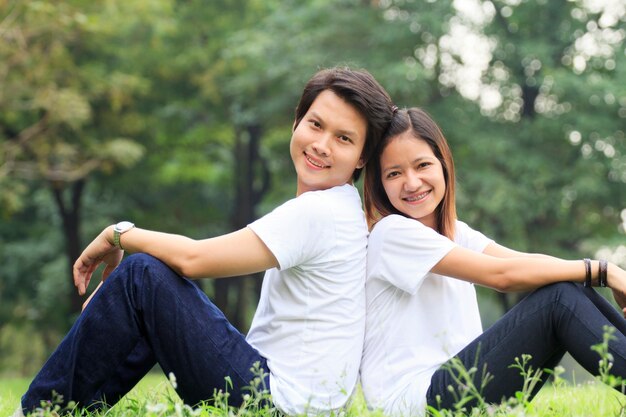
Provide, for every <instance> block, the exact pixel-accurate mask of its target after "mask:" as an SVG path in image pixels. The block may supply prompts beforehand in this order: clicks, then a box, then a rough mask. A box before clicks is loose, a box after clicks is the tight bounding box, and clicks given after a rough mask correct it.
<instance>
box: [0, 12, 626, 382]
mask: <svg viewBox="0 0 626 417" xmlns="http://www.w3.org/2000/svg"><path fill="white" fill-rule="evenodd" d="M625 22H626V3H624V1H623V0H569V1H565V0H550V1H548V0H491V1H482V0H456V1H452V0H311V1H306V2H303V1H296V0H283V1H278V0H212V1H205V0H186V1H185V0H101V1H91V0H89V1H87V0H49V1H37V0H28V1H27V0H0V375H4V376H24V375H25V376H29V375H32V374H33V373H34V372H35V371H36V370H38V369H39V367H40V366H41V364H42V363H43V361H44V360H45V359H46V357H47V356H48V355H49V353H50V352H51V349H53V348H54V347H55V346H56V345H57V344H58V342H59V341H60V338H61V337H62V336H63V334H65V332H66V331H67V330H68V329H69V326H70V325H71V323H72V322H73V321H74V319H75V317H76V315H77V314H78V312H79V311H80V305H81V304H82V301H83V300H82V299H80V298H78V296H77V294H76V292H75V290H74V287H73V285H72V280H71V274H70V265H72V264H73V262H74V260H75V259H76V257H77V256H78V255H79V253H80V251H81V250H82V248H83V247H84V246H85V245H86V244H87V243H89V242H90V241H91V239H92V238H93V237H95V235H96V234H97V233H99V232H100V231H101V230H102V228H104V227H105V226H107V225H109V224H112V223H114V222H117V221H119V220H132V221H134V222H135V223H136V224H137V225H139V226H140V227H143V228H148V229H157V230H160V231H167V232H172V233H179V234H184V235H187V236H191V237H194V238H204V237H208V236H212V235H216V234H221V233H225V232H228V231H231V230H234V229H237V228H240V227H243V226H245V225H246V224H248V223H249V222H250V221H252V220H253V219H255V218H257V217H259V216H260V215H262V214H264V213H266V212H268V211H270V210H271V209H272V208H274V207H275V206H276V205H278V204H279V203H281V202H283V201H284V200H286V199H288V198H291V197H293V196H294V194H295V173H294V171H293V169H292V165H291V161H290V158H289V152H288V143H289V139H290V136H291V126H292V123H293V115H294V108H295V105H296V101H297V99H298V97H299V94H300V92H301V90H302V87H303V86H304V83H305V82H306V81H307V80H308V79H309V78H310V77H311V75H313V73H314V72H316V71H317V70H318V69H320V68H324V67H329V66H335V65H350V66H353V67H360V68H365V69H367V70H369V71H370V72H371V73H372V74H373V75H374V76H375V77H376V78H377V79H378V80H379V81H380V82H381V84H382V85H383V86H385V88H386V89H387V90H388V91H389V93H390V94H391V96H392V97H393V98H394V100H395V102H396V103H397V105H398V106H400V107H404V106H416V105H417V106H421V107H423V108H425V109H426V110H427V111H428V112H430V113H431V114H432V116H433V117H434V119H435V120H436V121H437V122H438V123H439V124H440V125H441V127H442V128H443V131H444V134H445V135H446V137H447V138H448V140H449V141H450V143H451V146H452V150H453V153H454V155H455V162H456V164H457V174H458V182H459V185H458V187H459V188H458V206H459V207H458V211H459V214H460V219H461V220H464V221H465V222H467V223H469V224H470V225H472V226H473V227H475V228H478V229H480V230H482V231H483V232H484V233H486V234H487V235H489V236H490V237H492V238H495V239H496V240H498V241H499V242H500V243H502V244H505V245H507V246H510V247H512V248H515V249H518V250H523V251H532V252H545V253H549V254H553V255H556V256H561V257H565V258H569V259H578V258H582V257H584V256H588V257H604V258H608V259H610V260H612V261H613V262H616V263H618V264H621V265H622V266H626V235H625V225H626V138H625V133H624V132H625V130H626V65H625V64H626V62H625V61H626V50H625V44H624V38H625V37H626V24H625ZM359 186H361V184H359ZM207 255H208V256H210V254H207ZM242 256H245V254H242ZM260 283H261V279H260V277H244V278H237V279H229V280H218V281H209V280H205V281H202V283H201V285H202V286H203V288H204V289H205V291H206V292H207V293H208V294H209V295H210V296H211V297H213V299H214V300H215V302H216V303H217V304H218V306H220V307H221V308H222V310H223V311H225V312H226V314H227V316H228V317H229V318H230V319H231V320H232V322H233V323H234V324H235V325H236V326H237V327H238V328H239V329H240V330H241V331H243V332H245V331H246V330H247V328H248V325H249V322H250V319H251V317H252V314H253V312H254V309H255V306H256V301H257V297H258V291H259V289H260ZM607 295H608V296H609V297H610V294H607ZM519 296H520V295H519V294H509V295H503V294H498V293H495V292H493V291H491V290H485V289H481V290H480V297H481V308H482V314H483V320H484V323H485V325H489V324H490V323H492V322H493V321H494V320H496V319H497V318H498V317H499V316H500V315H501V314H502V313H503V312H504V311H505V310H506V309H508V308H510V307H511V306H512V305H513V304H514V303H515V302H516V301H517V300H518V299H519Z"/></svg>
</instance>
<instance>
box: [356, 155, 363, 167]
mask: <svg viewBox="0 0 626 417" xmlns="http://www.w3.org/2000/svg"><path fill="white" fill-rule="evenodd" d="M364 166H365V158H363V157H360V158H359V162H357V163H356V169H361V168H363V167H364Z"/></svg>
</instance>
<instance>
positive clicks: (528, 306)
mask: <svg viewBox="0 0 626 417" xmlns="http://www.w3.org/2000/svg"><path fill="white" fill-rule="evenodd" d="M604 326H612V327H614V328H615V329H616V331H615V332H614V336H615V340H612V341H611V342H610V343H609V352H610V353H611V354H612V355H613V359H614V362H613V368H612V369H611V374H612V375H615V376H620V377H622V378H626V320H624V318H623V317H622V315H621V312H619V311H617V310H616V309H615V308H614V307H613V306H612V305H611V304H610V303H609V302H608V301H607V300H606V299H605V298H604V297H602V296H601V295H600V294H598V293H597V292H595V291H594V290H593V289H592V288H585V287H583V286H582V285H579V284H574V283H571V282H564V283H559V284H552V285H548V286H546V287H542V288H539V289H537V290H535V291H534V292H533V293H531V294H530V295H528V296H527V297H526V298H524V299H523V300H522V301H521V302H520V303H519V304H517V305H516V306H515V307H514V308H513V309H511V310H510V311H509V312H508V313H506V314H505V315H504V316H503V317H502V318H501V319H500V320H498V321H497V322H496V323H495V324H494V325H493V326H491V327H490V328H489V329H487V330H486V331H485V332H484V333H483V334H482V335H480V336H479V337H478V338H476V339H475V340H474V341H473V342H472V343H470V344H469V345H468V346H466V347H465V348H464V349H463V350H462V351H461V352H459V354H458V355H457V356H456V358H458V359H460V361H461V362H462V364H463V365H464V367H465V368H466V369H470V368H471V367H474V366H475V367H476V368H477V369H478V372H476V373H475V374H474V378H473V381H472V382H473V383H474V384H475V386H477V387H480V382H481V378H482V375H483V369H486V371H487V372H488V373H489V374H490V375H491V376H492V377H493V379H492V380H491V382H489V383H487V385H486V387H485V388H484V389H483V390H482V397H483V398H484V399H485V401H486V402H487V403H498V402H500V401H501V400H502V399H503V398H510V397H513V396H514V395H515V393H516V392H517V391H521V390H522V387H523V383H524V379H523V377H522V376H521V375H520V370H519V369H517V368H511V367H510V366H511V365H513V364H514V363H515V358H516V357H517V358H520V359H521V357H522V355H523V354H528V355H531V359H530V361H529V362H528V364H527V366H528V365H530V366H532V369H540V370H541V369H553V368H554V367H555V366H556V365H557V364H558V363H559V361H560V360H561V358H562V357H563V355H564V354H565V352H569V353H570V354H571V355H572V357H573V358H574V359H576V361H578V363H580V364H581V365H582V366H583V367H584V368H585V369H586V370H587V371H589V372H590V373H592V374H594V375H598V374H599V370H598V366H599V365H598V363H599V360H600V356H599V354H598V353H597V352H595V351H593V350H592V349H591V346H592V345H597V344H599V343H601V342H602V339H603V335H604V330H603V328H604ZM458 375H459V373H458V372H457V371H454V370H453V367H450V363H448V364H445V365H443V366H442V367H441V368H440V369H439V370H438V371H437V372H435V374H434V375H433V377H432V379H431V384H430V388H429V389H428V393H427V396H426V397H427V398H426V399H427V402H428V405H430V406H433V407H435V408H440V409H454V405H455V403H456V399H455V395H458V391H457V390H456V389H454V391H455V392H456V394H455V393H453V392H450V391H449V390H448V386H450V385H451V386H452V387H453V388H454V387H456V386H457V385H458V384H457V383H456V382H455V377H458ZM548 377H549V374H548V373H546V372H544V373H543V375H542V378H541V380H540V383H539V384H537V386H536V387H535V390H534V392H532V393H531V398H532V397H533V396H534V395H535V394H536V393H537V392H538V391H539V389H540V388H541V386H542V385H543V383H545V381H546V380H547V378H548ZM618 388H619V387H618ZM476 404H477V402H476V401H470V402H469V403H468V404H467V406H470V407H472V406H475V405H476Z"/></svg>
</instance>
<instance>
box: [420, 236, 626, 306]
mask: <svg viewBox="0 0 626 417" xmlns="http://www.w3.org/2000/svg"><path fill="white" fill-rule="evenodd" d="M502 248H504V247H502V246H499V245H498V246H492V245H489V246H488V247H487V249H486V250H485V253H478V252H474V251H471V250H469V249H465V248H462V247H455V248H454V249H452V250H451V251H450V252H448V254H447V255H446V256H444V257H443V258H442V259H441V261H439V263H437V264H436V265H435V266H434V267H433V269H432V271H433V272H435V273H437V274H440V275H446V276H450V277H454V278H458V279H462V280H465V281H469V282H473V283H475V284H479V285H483V286H485V287H490V288H493V289H495V290H498V291H502V292H508V291H523V290H531V289H534V288H538V287H541V286H544V285H547V284H551V283H554V282H560V281H575V282H583V281H584V280H585V266H584V263H583V261H582V260H580V261H568V260H563V259H558V258H554V257H550V256H545V255H531V254H523V253H519V256H515V255H516V252H515V251H511V250H508V249H507V250H503V249H502ZM504 249H506V248H504ZM504 255H510V256H505V257H503V256H504ZM591 262H592V280H593V282H597V281H598V268H599V265H598V261H591ZM607 283H608V285H609V287H611V288H612V289H613V290H614V291H617V292H618V293H619V294H626V272H625V271H624V270H622V269H621V268H619V267H618V266H616V265H614V264H609V266H608V275H607ZM616 299H617V297H616ZM618 302H619V301H618Z"/></svg>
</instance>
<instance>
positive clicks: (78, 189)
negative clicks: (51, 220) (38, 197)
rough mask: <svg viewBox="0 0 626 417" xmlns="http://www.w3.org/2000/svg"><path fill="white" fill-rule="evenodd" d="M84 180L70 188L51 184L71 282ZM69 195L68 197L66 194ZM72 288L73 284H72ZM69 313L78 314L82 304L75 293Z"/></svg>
mask: <svg viewBox="0 0 626 417" xmlns="http://www.w3.org/2000/svg"><path fill="white" fill-rule="evenodd" d="M84 187H85V180H79V181H76V182H74V183H72V184H71V185H70V186H66V185H65V184H62V185H59V184H58V183H51V191H52V194H53V196H54V200H55V201H56V204H57V209H58V211H59V215H60V216H61V220H62V227H63V236H65V255H66V257H67V265H68V269H67V270H68V279H70V280H72V281H71V282H72V283H73V279H72V267H73V265H74V262H75V261H76V259H78V256H80V253H81V245H80V208H81V198H82V195H83V190H84ZM68 193H69V197H68V196H67V194H68ZM72 287H73V284H72ZM70 294H71V295H70V311H71V312H72V313H79V312H80V311H81V307H82V304H83V300H82V298H81V297H80V296H79V295H78V292H77V291H71V292H70Z"/></svg>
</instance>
